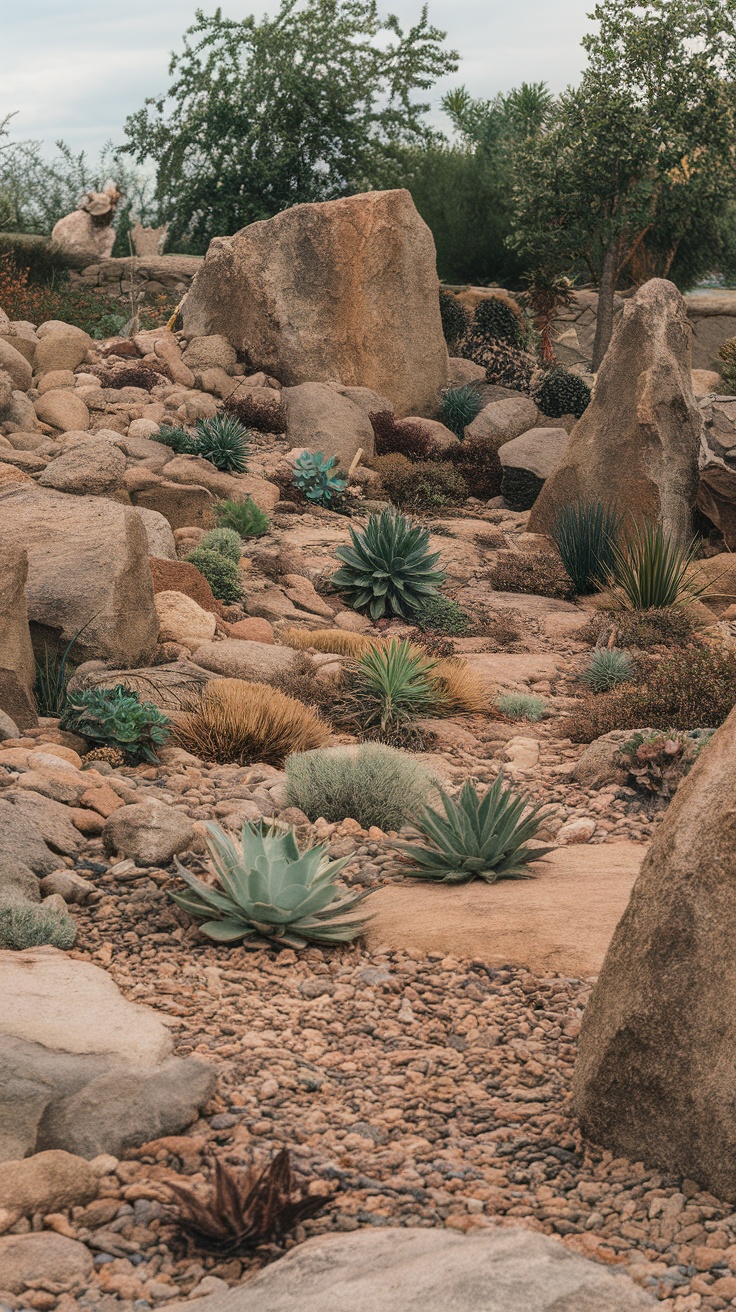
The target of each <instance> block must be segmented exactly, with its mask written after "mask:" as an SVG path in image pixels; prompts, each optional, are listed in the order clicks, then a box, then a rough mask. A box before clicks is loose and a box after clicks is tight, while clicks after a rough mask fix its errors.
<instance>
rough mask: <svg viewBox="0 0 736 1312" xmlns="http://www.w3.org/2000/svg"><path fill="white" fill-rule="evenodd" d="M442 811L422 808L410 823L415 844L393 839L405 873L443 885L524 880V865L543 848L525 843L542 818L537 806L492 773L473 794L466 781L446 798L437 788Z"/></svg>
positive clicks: (541, 811)
mask: <svg viewBox="0 0 736 1312" xmlns="http://www.w3.org/2000/svg"><path fill="white" fill-rule="evenodd" d="M438 792H439V793H440V797H441V801H442V811H439V810H435V809H434V808H432V807H427V808H426V809H425V810H424V811H423V812H422V813H421V815H420V816H419V819H418V820H417V821H416V822H415V825H414V828H415V830H416V838H417V839H420V840H422V841H421V844H419V843H417V842H410V843H404V842H401V843H396V848H397V850H398V851H399V852H400V853H401V854H402V856H403V857H404V858H405V860H406V863H407V874H411V875H413V876H414V878H416V879H432V880H437V881H439V882H442V883H445V884H463V883H465V882H466V881H467V880H469V879H484V880H485V881H486V883H488V884H495V883H496V882H497V880H499V879H529V878H531V876H530V875H529V874H528V872H527V867H528V866H529V864H530V863H531V862H532V861H538V860H539V858H540V857H542V856H545V855H546V854H547V852H550V851H552V849H551V848H549V847H529V846H528V844H529V841H530V840H531V839H532V838H534V836H535V834H536V833H537V831H538V829H539V828H540V825H541V824H542V821H543V819H544V812H543V810H542V807H541V806H540V805H530V804H529V802H528V800H527V798H526V797H524V796H523V795H521V794H516V793H513V792H512V791H511V789H510V788H506V787H504V782H503V776H502V775H500V774H499V775H498V777H497V778H496V780H495V782H494V783H493V784H492V786H491V787H490V788H488V789H487V790H486V792H485V793H484V794H483V795H482V796H479V794H478V792H477V790H476V788H475V786H474V784H473V783H472V782H471V780H469V779H468V780H466V781H465V783H464V784H463V787H462V790H461V792H460V793H459V794H458V795H457V796H455V797H450V796H449V795H448V794H447V793H446V792H445V791H444V790H443V789H442V788H438Z"/></svg>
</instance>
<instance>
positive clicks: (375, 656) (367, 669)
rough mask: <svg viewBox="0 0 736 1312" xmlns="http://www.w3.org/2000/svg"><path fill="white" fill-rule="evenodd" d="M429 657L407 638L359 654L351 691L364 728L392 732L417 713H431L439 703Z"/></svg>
mask: <svg viewBox="0 0 736 1312" xmlns="http://www.w3.org/2000/svg"><path fill="white" fill-rule="evenodd" d="M436 669H437V661H434V660H430V659H429V658H428V657H427V656H426V655H425V654H424V653H423V652H422V651H420V650H419V649H418V648H417V647H414V646H412V644H411V643H410V642H408V641H407V640H406V639H404V640H403V641H399V640H398V639H396V638H395V639H393V640H392V641H391V642H389V643H386V644H385V645H384V646H381V647H373V648H372V649H371V650H370V651H366V652H364V653H363V655H362V656H361V657H360V659H359V661H358V665H357V668H356V670H355V673H354V675H353V677H352V680H351V682H352V686H353V691H354V693H355V696H356V700H357V702H358V703H359V705H360V708H361V716H362V719H363V724H364V726H365V728H366V729H376V730H378V731H379V732H380V733H382V734H384V733H391V732H393V731H394V730H395V729H397V728H400V727H401V726H402V725H405V724H406V723H407V722H410V721H411V720H413V719H415V718H416V717H417V716H420V715H431V714H432V712H433V711H434V710H435V708H436V707H437V706H438V704H439V702H440V692H439V690H438V687H437V684H436V683H435V681H434V680H433V678H432V675H433V674H434V673H435V671H436Z"/></svg>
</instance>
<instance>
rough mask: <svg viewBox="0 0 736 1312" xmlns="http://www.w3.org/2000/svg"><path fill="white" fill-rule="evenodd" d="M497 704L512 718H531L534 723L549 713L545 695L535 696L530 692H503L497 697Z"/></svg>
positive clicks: (500, 709)
mask: <svg viewBox="0 0 736 1312" xmlns="http://www.w3.org/2000/svg"><path fill="white" fill-rule="evenodd" d="M496 706H497V707H498V709H499V711H500V712H501V714H502V715H507V716H508V718H509V719H510V720H531V722H532V723H533V724H536V723H537V721H538V720H543V719H545V717H546V716H548V715H549V707H548V706H547V703H546V701H545V700H544V697H535V696H534V694H533V693H528V692H509V693H503V694H502V695H501V696H500V697H497V698H496Z"/></svg>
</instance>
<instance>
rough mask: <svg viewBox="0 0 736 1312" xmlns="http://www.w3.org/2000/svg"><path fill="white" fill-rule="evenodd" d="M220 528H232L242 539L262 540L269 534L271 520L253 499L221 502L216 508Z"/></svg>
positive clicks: (216, 517)
mask: <svg viewBox="0 0 736 1312" xmlns="http://www.w3.org/2000/svg"><path fill="white" fill-rule="evenodd" d="M215 519H216V520H217V525H218V528H231V529H233V530H234V531H235V532H236V533H238V534H239V535H240V537H241V538H260V537H262V536H263V534H264V533H267V532H268V529H269V525H270V522H271V521H270V520H269V518H268V515H267V514H266V512H265V510H261V508H260V506H257V505H256V503H255V501H253V499H252V498H251V497H246V499H245V501H232V500H228V501H220V502H219V504H218V505H216V506H215Z"/></svg>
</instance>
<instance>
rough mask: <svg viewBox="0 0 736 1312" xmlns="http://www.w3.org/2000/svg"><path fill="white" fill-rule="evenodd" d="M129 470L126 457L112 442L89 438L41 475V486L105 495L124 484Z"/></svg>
mask: <svg viewBox="0 0 736 1312" xmlns="http://www.w3.org/2000/svg"><path fill="white" fill-rule="evenodd" d="M124 473H125V456H124V455H123V453H122V451H118V449H117V447H115V446H113V445H112V444H111V443H110V442H100V441H94V440H92V441H89V442H85V443H84V444H83V445H80V446H77V447H74V448H73V449H72V450H71V451H65V452H64V455H62V456H59V457H58V459H57V460H52V461H51V464H50V465H47V466H46V469H45V470H44V471H43V473H42V474H41V477H40V478H39V480H38V482H39V485H40V486H41V487H52V488H55V489H56V491H57V492H79V493H82V494H85V495H89V496H105V495H106V494H108V493H110V492H114V491H115V490H116V489H117V488H119V487H120V485H121V484H122V481H123V474H124Z"/></svg>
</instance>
